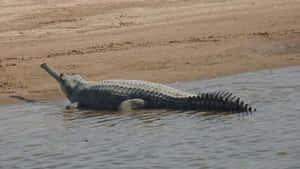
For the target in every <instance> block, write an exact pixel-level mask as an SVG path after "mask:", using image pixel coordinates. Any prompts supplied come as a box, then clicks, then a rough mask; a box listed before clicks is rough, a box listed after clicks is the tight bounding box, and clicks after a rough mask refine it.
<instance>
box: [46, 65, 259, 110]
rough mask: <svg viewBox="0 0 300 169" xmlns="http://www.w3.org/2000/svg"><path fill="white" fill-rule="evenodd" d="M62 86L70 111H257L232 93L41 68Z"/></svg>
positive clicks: (47, 67)
mask: <svg viewBox="0 0 300 169" xmlns="http://www.w3.org/2000/svg"><path fill="white" fill-rule="evenodd" d="M41 68H43V69H45V70H46V71H47V72H48V73H49V74H50V75H51V76H52V77H53V78H55V79H56V81H57V82H58V83H59V84H60V86H61V89H62V91H63V92H64V93H65V95H66V96H67V97H68V99H69V100H70V102H71V107H78V108H80V107H82V108H88V109H107V110H118V109H129V110H131V109H138V108H151V109H152V108H153V109H173V110H195V111H203V112H229V113H241V112H252V111H255V109H253V108H252V107H251V106H249V105H248V104H245V103H244V102H243V101H241V100H240V98H239V97H235V96H233V95H232V93H229V92H225V91H219V92H211V93H200V94H193V93H189V92H185V91H181V90H178V89H175V88H172V87H169V86H167V85H163V84H159V83H153V82H147V81H142V80H104V81H98V82H93V81H87V80H84V79H83V78H82V77H81V76H80V75H78V74H76V73H73V74H72V75H65V74H63V73H61V74H59V73H57V72H56V71H54V70H53V69H52V68H51V67H49V66H48V65H47V64H46V63H43V64H41Z"/></svg>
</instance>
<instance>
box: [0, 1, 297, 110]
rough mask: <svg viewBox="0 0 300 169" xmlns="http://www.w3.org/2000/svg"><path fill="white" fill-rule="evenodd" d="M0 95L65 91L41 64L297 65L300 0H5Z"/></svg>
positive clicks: (183, 76) (148, 76) (108, 72)
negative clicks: (61, 89)
mask: <svg viewBox="0 0 300 169" xmlns="http://www.w3.org/2000/svg"><path fill="white" fill-rule="evenodd" d="M0 2H1V3H0V8H1V10H0V51H1V53H0V103H2V104H6V103H15V102H19V101H20V100H18V99H15V98H14V97H11V96H21V97H25V98H28V99H35V100H47V99H53V98H59V97H61V96H62V93H61V92H60V89H59V87H58V85H57V83H56V82H55V81H54V80H53V79H52V78H51V77H50V76H48V75H47V74H46V73H45V72H44V71H43V70H41V69H40V67H39V65H40V63H42V62H47V63H48V64H49V65H51V66H52V67H54V68H55V69H56V70H57V71H60V72H64V73H71V72H77V73H79V74H81V75H82V76H83V77H84V78H86V79H88V80H102V79H111V78H123V79H143V80H150V81H155V82H161V83H169V82H175V81H185V80H199V79H207V78H212V77H216V76H223V75H228V74H234V73H240V72H247V71H254V70H259V69H264V68H275V67H283V66H289V65H298V64H300V20H299V18H300V1H297V0H277V1H274V0H252V1H248V0H224V1H219V0H200V1H199V0H153V1H143V0H115V1H109V0H103V1H98V0H89V1H84V0H74V1H68V0H52V1H38V0H23V1H18V0H2V1H0Z"/></svg>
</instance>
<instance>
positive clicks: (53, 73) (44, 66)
mask: <svg viewBox="0 0 300 169" xmlns="http://www.w3.org/2000/svg"><path fill="white" fill-rule="evenodd" d="M41 68H43V69H44V70H46V72H48V73H49V74H50V75H51V76H52V77H53V78H54V79H56V80H57V81H58V82H61V78H60V74H59V73H57V72H56V71H55V70H54V69H52V68H51V67H49V66H48V65H47V63H43V64H41Z"/></svg>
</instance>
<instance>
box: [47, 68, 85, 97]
mask: <svg viewBox="0 0 300 169" xmlns="http://www.w3.org/2000/svg"><path fill="white" fill-rule="evenodd" d="M41 68H43V69H44V70H45V71H46V72H48V73H49V74H50V75H51V76H52V77H53V78H54V79H55V80H56V81H57V82H58V83H59V84H60V87H61V89H62V91H63V92H64V93H65V95H66V96H67V97H69V96H71V94H72V92H73V91H74V89H75V88H76V87H77V86H78V84H79V83H80V82H82V81H84V79H83V78H82V77H81V76H80V75H78V74H76V73H73V74H72V75H65V74H63V73H57V72H56V71H55V70H54V69H52V68H51V67H49V66H48V65H47V64H46V63H43V64H41Z"/></svg>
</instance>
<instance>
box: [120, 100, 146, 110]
mask: <svg viewBox="0 0 300 169" xmlns="http://www.w3.org/2000/svg"><path fill="white" fill-rule="evenodd" d="M144 107H145V101H144V100H143V99H129V100H125V101H123V102H122V103H121V104H120V107H119V111H122V112H128V111H131V110H134V109H141V108H144Z"/></svg>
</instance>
